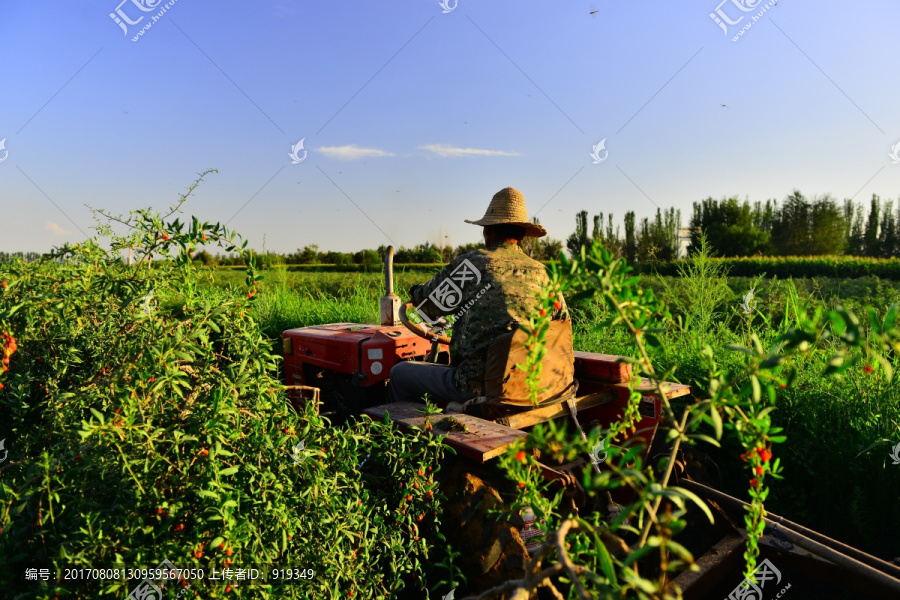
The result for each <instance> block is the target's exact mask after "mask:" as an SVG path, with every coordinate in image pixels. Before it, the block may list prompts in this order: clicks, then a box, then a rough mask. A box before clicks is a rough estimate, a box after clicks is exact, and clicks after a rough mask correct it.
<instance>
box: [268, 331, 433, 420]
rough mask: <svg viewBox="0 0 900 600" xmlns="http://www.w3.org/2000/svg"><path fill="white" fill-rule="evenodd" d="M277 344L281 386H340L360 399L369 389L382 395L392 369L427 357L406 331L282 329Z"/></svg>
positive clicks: (426, 351)
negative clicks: (281, 363)
mask: <svg viewBox="0 0 900 600" xmlns="http://www.w3.org/2000/svg"><path fill="white" fill-rule="evenodd" d="M282 342H283V344H284V347H283V350H284V377H285V383H286V384H287V385H307V386H313V387H323V385H322V384H323V379H325V378H327V379H328V380H329V381H336V380H340V381H342V382H343V383H346V384H348V385H351V386H352V387H353V388H362V389H359V394H358V395H359V396H360V397H363V396H366V395H367V390H369V389H372V388H380V389H381V391H382V394H383V392H384V387H385V380H387V378H388V377H389V376H390V373H391V368H392V367H393V366H394V365H395V364H397V363H398V362H400V361H403V360H417V359H418V360H422V359H424V358H425V357H426V356H428V354H429V352H430V351H431V344H430V343H429V342H428V341H426V340H424V339H422V338H421V337H419V336H418V335H416V334H414V333H413V332H411V331H410V330H408V329H407V328H406V327H403V326H399V327H391V326H385V325H361V324H359V323H332V324H329V325H314V326H311V327H300V328H298V329H288V330H286V331H285V332H284V333H283V334H282ZM441 350H442V351H444V352H446V351H447V350H448V348H447V346H441ZM326 387H327V386H326ZM344 387H346V386H344ZM322 391H323V401H324V402H325V403H326V404H328V398H326V397H324V396H326V395H327V394H328V390H326V389H323V390H322ZM375 391H376V390H375V389H372V392H375ZM290 396H291V399H292V401H295V402H296V401H299V400H300V394H290ZM345 404H346V403H345ZM366 404H368V402H366ZM354 412H355V411H354Z"/></svg>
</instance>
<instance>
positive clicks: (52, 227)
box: [44, 221, 72, 235]
mask: <svg viewBox="0 0 900 600" xmlns="http://www.w3.org/2000/svg"><path fill="white" fill-rule="evenodd" d="M44 229H46V230H47V231H49V232H51V233H52V234H53V235H69V234H70V233H72V232H71V231H66V230H65V229H63V228H62V227H60V226H59V225H57V224H56V223H54V222H53V221H47V222H46V223H45V224H44Z"/></svg>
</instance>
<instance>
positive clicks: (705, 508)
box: [669, 486, 715, 523]
mask: <svg viewBox="0 0 900 600" xmlns="http://www.w3.org/2000/svg"><path fill="white" fill-rule="evenodd" d="M669 490H674V491H675V492H677V493H678V494H679V495H680V496H683V497H684V498H687V499H688V500H690V501H691V502H693V503H694V504H696V505H697V507H698V508H699V509H700V510H702V511H703V513H704V514H705V515H706V518H707V519H709V522H710V523H715V519H713V515H712V511H710V510H709V507H708V506H707V505H706V503H705V502H704V501H703V500H701V499H700V496H698V495H697V494H695V493H694V492H692V491H690V490H686V489H684V488H680V487H678V486H673V487H670V488H669Z"/></svg>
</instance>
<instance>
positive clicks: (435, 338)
mask: <svg viewBox="0 0 900 600" xmlns="http://www.w3.org/2000/svg"><path fill="white" fill-rule="evenodd" d="M412 305H413V301H412V300H407V301H406V302H404V303H403V305H402V306H400V310H399V311H398V312H399V313H400V322H401V323H403V324H404V325H406V328H407V329H409V330H410V331H412V332H413V333H414V334H416V335H417V336H419V337H421V338H425V339H426V340H428V341H429V342H431V343H433V344H434V343H438V344H447V345H448V346H449V345H450V344H451V343H452V342H453V341H452V340H451V339H450V338H449V337H447V336H446V335H444V334H440V335H438V334H436V333H432V332H431V331H429V330H428V329H423V328H422V327H419V326H418V325H416V324H415V323H413V322H412V321H410V320H409V317H407V316H406V311H407V310H409V309H410V307H411V306H412Z"/></svg>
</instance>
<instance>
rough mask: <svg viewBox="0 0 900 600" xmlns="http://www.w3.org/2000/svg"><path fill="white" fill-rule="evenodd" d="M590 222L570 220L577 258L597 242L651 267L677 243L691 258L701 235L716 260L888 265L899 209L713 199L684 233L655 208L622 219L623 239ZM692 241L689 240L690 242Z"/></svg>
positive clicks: (673, 253)
mask: <svg viewBox="0 0 900 600" xmlns="http://www.w3.org/2000/svg"><path fill="white" fill-rule="evenodd" d="M606 217H607V218H606V220H605V221H604V214H603V213H602V212H601V213H600V214H598V215H595V216H594V217H593V224H592V225H593V226H592V227H591V228H590V233H589V231H588V229H589V228H588V212H587V211H586V210H582V211H581V212H579V213H578V214H577V215H576V216H575V231H574V232H573V233H572V235H570V236H569V238H568V239H567V240H566V249H567V250H568V251H569V253H570V254H571V255H572V256H573V257H574V256H577V255H578V254H579V253H580V249H581V247H582V246H589V245H590V244H591V242H592V241H593V240H600V241H602V242H603V244H604V245H605V246H606V248H607V249H609V250H611V251H613V252H615V253H616V255H618V256H624V257H625V258H626V259H628V260H629V262H638V263H646V262H654V261H665V260H671V259H673V258H677V257H678V256H679V254H680V253H679V249H680V246H682V244H685V245H686V248H685V249H686V252H687V253H691V252H693V250H694V249H695V248H699V246H700V235H701V233H702V234H704V235H705V236H706V238H707V241H708V243H709V246H710V248H711V249H712V250H713V251H714V252H715V253H716V254H717V255H719V256H723V257H738V256H821V255H851V256H867V257H874V258H890V257H894V256H898V253H900V231H898V229H900V205H898V206H897V207H896V208H895V207H894V203H893V201H892V200H887V201H882V200H881V198H879V196H878V195H877V194H873V195H872V199H871V201H870V202H869V203H868V206H867V205H865V204H863V203H857V202H854V201H853V200H850V199H847V200H844V202H843V203H842V204H839V203H838V202H837V201H836V200H835V199H834V198H832V197H831V196H830V195H828V194H825V195H821V196H813V197H812V198H807V197H805V196H804V195H803V194H802V193H801V192H800V191H799V190H794V191H793V192H792V193H791V194H790V195H789V196H788V197H787V198H786V199H785V200H784V202H782V203H779V202H778V201H777V200H767V201H766V202H764V203H763V202H754V203H751V202H750V201H749V200H747V199H745V200H744V201H741V200H739V199H738V198H737V196H732V197H725V198H722V199H721V200H716V199H714V198H712V197H709V198H706V199H705V200H701V201H700V202H694V203H693V211H692V214H691V220H690V225H689V226H688V227H687V230H686V231H685V229H684V228H682V226H681V211H679V210H676V209H674V208H668V209H665V210H662V209H659V208H657V210H656V215H655V217H654V218H652V219H650V218H646V217H645V218H643V219H641V221H640V223H637V224H636V222H635V215H634V212H633V211H629V212H626V213H625V219H624V236H623V235H621V234H620V229H619V227H618V226H615V227H614V226H613V215H611V214H609V215H606ZM688 240H689V241H688Z"/></svg>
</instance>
